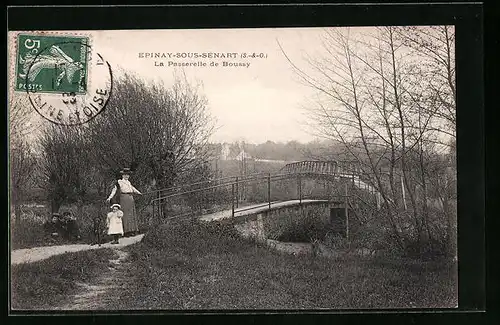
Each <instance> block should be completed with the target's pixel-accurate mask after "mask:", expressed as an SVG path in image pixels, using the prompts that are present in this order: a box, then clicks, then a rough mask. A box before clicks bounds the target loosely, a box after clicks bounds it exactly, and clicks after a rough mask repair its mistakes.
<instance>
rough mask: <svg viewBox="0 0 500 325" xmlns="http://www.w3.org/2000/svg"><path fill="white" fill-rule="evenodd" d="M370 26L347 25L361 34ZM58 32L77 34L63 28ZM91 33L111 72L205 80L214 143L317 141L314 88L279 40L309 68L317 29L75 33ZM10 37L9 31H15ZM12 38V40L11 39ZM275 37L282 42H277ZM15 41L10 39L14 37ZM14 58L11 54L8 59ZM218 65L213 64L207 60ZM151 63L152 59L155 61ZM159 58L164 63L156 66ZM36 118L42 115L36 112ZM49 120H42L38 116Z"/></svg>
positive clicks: (318, 39) (318, 48)
mask: <svg viewBox="0 0 500 325" xmlns="http://www.w3.org/2000/svg"><path fill="white" fill-rule="evenodd" d="M369 30H373V29H372V28H366V27H363V28H359V27H356V28H352V29H351V31H352V32H353V33H354V32H365V31H369ZM58 33H60V34H66V33H74V31H61V32H58ZM77 33H84V34H90V35H91V37H92V49H93V51H95V52H98V53H100V54H101V55H102V56H103V57H104V59H105V60H107V61H108V62H109V63H110V65H111V67H112V69H113V70H114V75H115V76H116V75H119V73H120V71H123V70H127V71H132V72H134V73H135V74H137V75H139V76H142V77H144V78H146V79H157V80H162V81H163V83H164V84H165V85H166V86H169V85H171V84H172V83H173V80H174V74H175V73H176V72H182V71H183V72H184V73H185V74H186V76H187V77H188V79H189V80H190V82H192V83H193V84H194V83H202V88H201V89H200V90H201V92H203V94H204V95H205V96H206V97H207V99H208V108H209V111H210V113H211V115H212V116H213V117H215V119H216V121H217V126H218V129H217V131H216V133H215V134H214V135H213V137H212V141H214V142H233V141H240V140H244V141H246V142H252V143H262V142H265V141H268V140H271V141H276V142H277V141H280V142H286V141H290V140H297V141H300V142H307V141H311V140H313V139H314V136H313V135H312V133H313V130H311V128H310V127H307V126H306V117H305V115H306V114H307V111H306V110H305V109H304V107H305V106H307V105H308V104H307V103H308V102H311V100H314V98H315V96H314V95H315V94H316V91H315V90H313V89H311V88H310V87H307V86H305V85H304V84H303V83H301V82H300V81H299V78H298V76H297V75H296V74H295V73H294V72H293V71H292V69H291V65H290V63H289V62H288V61H287V59H286V58H285V57H284V55H283V53H282V51H281V49H280V47H279V44H281V46H282V48H283V50H284V51H285V52H286V54H287V56H288V57H289V58H290V59H291V61H292V62H294V64H297V65H299V66H300V67H301V68H306V67H307V66H308V65H307V63H306V61H305V60H306V56H308V55H309V56H318V55H319V56H324V55H325V53H324V51H323V47H322V46H323V45H322V37H324V35H325V31H324V29H322V28H272V29H267V28H266V29H263V28H262V29H197V30H195V29H193V30H118V31H79V32H77ZM12 36H13V34H12ZM14 39H15V36H13V37H11V41H13V40H14ZM278 42H279V44H278ZM12 43H13V42H12ZM209 52H213V53H237V55H238V56H239V55H240V54H241V53H248V54H250V53H256V54H261V53H262V55H264V56H266V57H265V58H246V59H243V58H239V57H238V58H231V59H209V58H201V59H182V58H170V59H169V58H156V59H155V58H146V53H159V54H160V55H161V54H164V55H167V56H168V54H172V55H175V54H176V53H198V54H203V53H209ZM10 58H11V60H12V59H13V58H14V56H10ZM169 61H173V62H176V63H181V62H204V63H206V64H207V66H205V67H184V68H178V67H177V68H176V67H169V66H168V62H169ZM211 61H214V62H217V63H219V66H218V67H213V66H210V62H211ZM223 61H227V62H231V63H241V64H247V63H250V65H249V66H248V67H246V66H245V67H223V66H222V62H223ZM155 62H156V63H155ZM160 62H162V63H163V64H164V66H156V65H158V64H160ZM38 118H39V119H41V118H40V117H39V116H38ZM42 123H47V121H42Z"/></svg>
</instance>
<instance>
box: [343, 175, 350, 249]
mask: <svg viewBox="0 0 500 325" xmlns="http://www.w3.org/2000/svg"><path fill="white" fill-rule="evenodd" d="M344 211H345V238H346V239H347V240H349V209H348V198H347V183H346V184H345V198H344Z"/></svg>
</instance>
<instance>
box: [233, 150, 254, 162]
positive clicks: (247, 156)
mask: <svg viewBox="0 0 500 325" xmlns="http://www.w3.org/2000/svg"><path fill="white" fill-rule="evenodd" d="M234 159H235V160H244V159H252V156H250V154H249V153H248V152H246V151H245V150H241V151H240V153H239V154H238V155H237V156H236V157H234Z"/></svg>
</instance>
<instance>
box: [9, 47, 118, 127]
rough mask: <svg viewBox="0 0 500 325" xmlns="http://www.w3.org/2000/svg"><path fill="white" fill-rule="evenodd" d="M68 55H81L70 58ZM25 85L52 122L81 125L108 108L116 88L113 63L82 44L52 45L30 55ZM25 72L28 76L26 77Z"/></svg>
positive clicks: (35, 106)
mask: <svg viewBox="0 0 500 325" xmlns="http://www.w3.org/2000/svg"><path fill="white" fill-rule="evenodd" d="M68 53H79V54H76V55H73V56H71V55H69V54H68ZM26 57H27V59H25V60H24V70H22V69H21V70H22V71H21V72H20V73H19V75H18V79H19V77H23V76H24V78H23V79H24V80H25V84H24V85H22V84H18V85H16V87H20V86H23V88H24V87H25V88H26V92H27V94H28V96H29V100H30V102H31V104H32V106H33V107H34V108H35V110H36V111H37V112H38V114H40V115H41V116H42V117H44V118H45V119H47V120H48V121H50V122H52V123H55V124H59V125H66V126H74V125H81V124H84V123H87V122H89V121H90V120H92V119H93V118H95V117H96V116H97V115H99V114H100V113H101V112H102V111H103V110H104V109H105V107H106V105H107V103H108V101H109V98H110V96H111V92H112V88H113V75H112V71H111V66H110V64H109V63H108V62H107V61H106V60H105V59H104V58H103V57H102V55H101V54H99V53H95V55H94V53H93V52H92V48H91V46H90V45H88V44H86V43H85V42H81V41H65V42H58V43H52V44H49V45H47V46H46V47H44V49H43V50H41V51H39V52H37V53H36V55H32V56H31V57H30V56H29V55H26ZM23 72H24V74H22V73H23Z"/></svg>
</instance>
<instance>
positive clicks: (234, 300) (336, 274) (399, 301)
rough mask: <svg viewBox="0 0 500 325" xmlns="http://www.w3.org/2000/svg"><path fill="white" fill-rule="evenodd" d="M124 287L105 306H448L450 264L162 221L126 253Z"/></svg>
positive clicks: (452, 289) (452, 290)
mask: <svg viewBox="0 0 500 325" xmlns="http://www.w3.org/2000/svg"><path fill="white" fill-rule="evenodd" d="M129 249H130V251H131V261H132V263H131V265H130V267H129V268H128V269H127V272H128V275H127V276H128V277H129V278H131V279H133V281H131V286H129V287H127V288H125V289H122V290H125V291H121V299H120V301H117V302H116V303H111V305H110V306H108V308H110V309H316V308H327V309H338V308H398V307H420V308H426V307H432V308H434V307H454V306H456V303H457V282H456V281H457V277H456V266H455V265H452V264H446V263H444V262H441V261H432V262H424V261H413V260H407V259H402V258H392V259H390V258H364V259H361V258H359V257H354V256H347V257H345V258H337V259H327V258H320V257H317V258H314V257H311V256H303V257H294V256H290V255H286V254H280V253H278V252H275V251H272V250H269V249H267V248H266V247H263V246H260V245H259V244H256V243H253V242H251V241H245V240H243V239H241V238H240V237H239V236H238V234H236V233H235V231H234V230H233V228H230V227H229V226H222V225H217V224H205V225H203V224H195V223H183V224H180V223H178V224H168V225H164V226H161V227H158V228H156V229H154V230H152V231H150V232H149V233H148V234H146V236H145V237H144V239H143V241H142V242H141V243H140V244H138V245H136V246H134V247H130V248H129Z"/></svg>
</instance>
